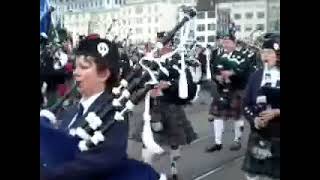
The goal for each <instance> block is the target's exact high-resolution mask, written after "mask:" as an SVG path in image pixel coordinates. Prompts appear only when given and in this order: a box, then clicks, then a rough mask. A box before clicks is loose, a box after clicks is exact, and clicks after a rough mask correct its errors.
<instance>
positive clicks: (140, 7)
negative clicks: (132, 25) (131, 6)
mask: <svg viewBox="0 0 320 180" xmlns="http://www.w3.org/2000/svg"><path fill="white" fill-rule="evenodd" d="M135 12H136V14H141V13H142V12H143V7H142V6H137V7H136V9H135Z"/></svg>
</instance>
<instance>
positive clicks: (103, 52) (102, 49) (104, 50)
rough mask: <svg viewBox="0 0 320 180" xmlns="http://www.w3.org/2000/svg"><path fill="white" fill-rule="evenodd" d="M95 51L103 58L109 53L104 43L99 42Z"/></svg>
mask: <svg viewBox="0 0 320 180" xmlns="http://www.w3.org/2000/svg"><path fill="white" fill-rule="evenodd" d="M97 50H98V52H99V54H100V55H101V56H102V57H104V56H105V55H106V54H108V52H109V47H108V45H107V44H106V43H105V42H101V43H99V44H98V46H97Z"/></svg>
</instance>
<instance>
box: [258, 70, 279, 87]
mask: <svg viewBox="0 0 320 180" xmlns="http://www.w3.org/2000/svg"><path fill="white" fill-rule="evenodd" d="M267 74H268V78H266V75H267ZM278 81H280V70H279V69H278V68H277V67H272V68H270V69H267V68H266V67H265V68H264V70H263V77H262V81H261V86H264V85H265V84H266V83H271V87H276V86H277V82H278Z"/></svg>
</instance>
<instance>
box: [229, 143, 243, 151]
mask: <svg viewBox="0 0 320 180" xmlns="http://www.w3.org/2000/svg"><path fill="white" fill-rule="evenodd" d="M240 149H241V143H240V142H238V141H233V143H232V144H231V147H230V150H231V151H239V150H240Z"/></svg>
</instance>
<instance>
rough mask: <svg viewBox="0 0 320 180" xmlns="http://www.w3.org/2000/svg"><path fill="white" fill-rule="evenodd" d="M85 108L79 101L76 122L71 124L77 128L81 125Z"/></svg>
mask: <svg viewBox="0 0 320 180" xmlns="http://www.w3.org/2000/svg"><path fill="white" fill-rule="evenodd" d="M83 109H84V108H83V106H82V104H81V103H79V105H78V113H77V117H76V120H75V121H74V123H73V124H72V125H71V127H73V128H75V127H77V126H79V125H80V122H81V119H82V117H83Z"/></svg>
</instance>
